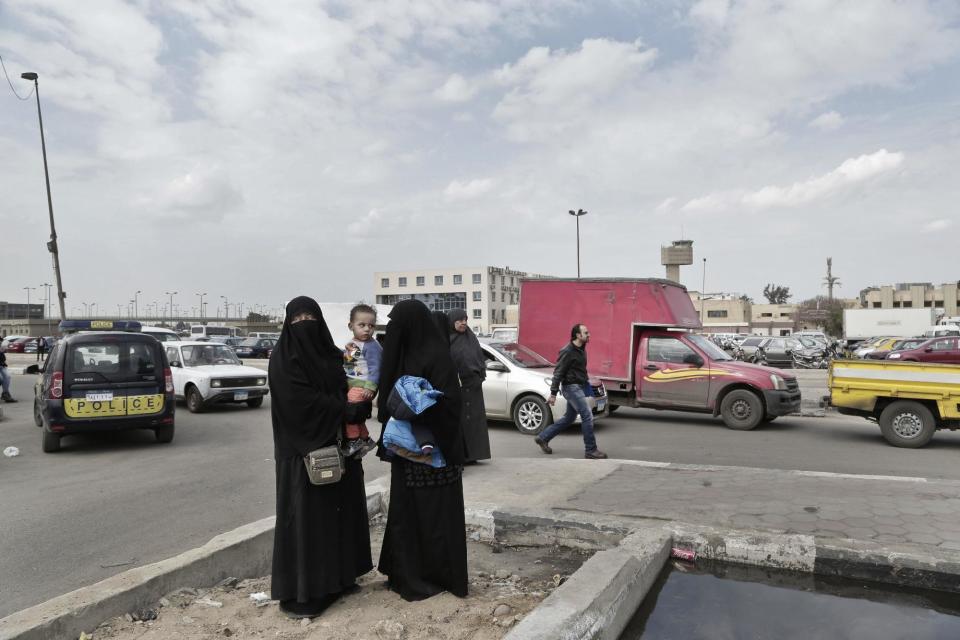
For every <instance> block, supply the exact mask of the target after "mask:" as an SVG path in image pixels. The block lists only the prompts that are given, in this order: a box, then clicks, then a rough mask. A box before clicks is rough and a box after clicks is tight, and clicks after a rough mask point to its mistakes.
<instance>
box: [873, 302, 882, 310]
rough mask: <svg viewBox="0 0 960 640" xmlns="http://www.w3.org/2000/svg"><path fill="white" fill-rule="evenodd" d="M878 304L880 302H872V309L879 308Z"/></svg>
mask: <svg viewBox="0 0 960 640" xmlns="http://www.w3.org/2000/svg"><path fill="white" fill-rule="evenodd" d="M880 306H881V303H879V302H874V303H873V308H874V309H879V308H880Z"/></svg>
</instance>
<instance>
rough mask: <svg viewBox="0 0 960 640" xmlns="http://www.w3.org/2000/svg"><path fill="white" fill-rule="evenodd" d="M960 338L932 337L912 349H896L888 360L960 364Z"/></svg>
mask: <svg viewBox="0 0 960 640" xmlns="http://www.w3.org/2000/svg"><path fill="white" fill-rule="evenodd" d="M958 342H960V338H957V337H953V336H951V337H947V338H930V339H929V340H924V341H923V342H921V343H920V344H918V345H917V346H915V347H914V348H912V349H904V350H902V351H894V352H892V353H890V354H889V355H888V356H887V360H900V361H902V362H938V363H941V364H960V344H958Z"/></svg>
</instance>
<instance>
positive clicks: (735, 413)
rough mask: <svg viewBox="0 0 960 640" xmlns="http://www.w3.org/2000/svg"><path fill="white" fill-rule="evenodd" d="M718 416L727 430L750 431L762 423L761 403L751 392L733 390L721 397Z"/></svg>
mask: <svg viewBox="0 0 960 640" xmlns="http://www.w3.org/2000/svg"><path fill="white" fill-rule="evenodd" d="M720 415H721V416H722V417H723V423H724V424H725V425H727V428H728V429H733V430H735V431H750V430H751V429H755V428H756V427H757V425H759V424H760V423H761V422H762V421H763V418H764V411H763V401H762V400H761V399H760V397H759V396H758V395H757V394H755V393H754V392H753V391H748V390H746V389H734V390H733V391H731V392H730V393H728V394H727V395H725V396H724V397H723V402H721V403H720Z"/></svg>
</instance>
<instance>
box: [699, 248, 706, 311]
mask: <svg viewBox="0 0 960 640" xmlns="http://www.w3.org/2000/svg"><path fill="white" fill-rule="evenodd" d="M706 295H707V259H706V258H704V259H703V281H702V282H701V283H700V326H701V327H702V326H703V314H704V311H703V310H704V309H705V308H706V306H707V303H706V302H705V300H706V298H705V297H704V296H706Z"/></svg>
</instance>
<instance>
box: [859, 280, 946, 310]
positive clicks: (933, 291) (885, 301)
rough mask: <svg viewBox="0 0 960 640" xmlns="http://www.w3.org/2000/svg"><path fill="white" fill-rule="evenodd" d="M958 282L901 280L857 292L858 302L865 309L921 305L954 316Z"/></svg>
mask: <svg viewBox="0 0 960 640" xmlns="http://www.w3.org/2000/svg"><path fill="white" fill-rule="evenodd" d="M958 284H960V283H957V282H948V283H945V284H941V285H940V286H938V287H937V286H934V285H933V284H931V283H929V282H904V283H900V284H894V285H886V286H882V287H868V288H866V289H864V290H863V291H861V292H860V306H861V307H863V308H865V309H923V308H927V309H930V308H933V309H937V310H938V312H940V311H942V315H946V316H956V315H960V313H957V308H958V302H960V296H958Z"/></svg>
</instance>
